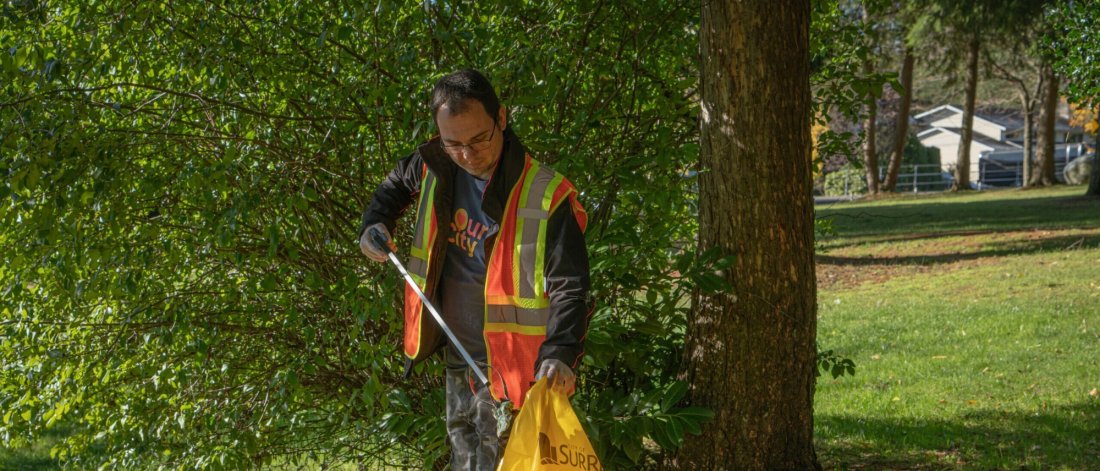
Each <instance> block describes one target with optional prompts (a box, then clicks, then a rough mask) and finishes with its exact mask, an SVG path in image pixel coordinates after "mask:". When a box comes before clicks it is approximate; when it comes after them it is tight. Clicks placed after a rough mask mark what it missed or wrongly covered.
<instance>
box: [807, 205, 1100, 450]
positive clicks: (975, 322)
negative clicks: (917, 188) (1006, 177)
mask: <svg viewBox="0 0 1100 471" xmlns="http://www.w3.org/2000/svg"><path fill="white" fill-rule="evenodd" d="M1070 190H1072V191H1070ZM1079 191H1080V187H1076V188H1072V189H1056V190H1054V191H1033V192H1000V193H997V194H992V195H965V196H955V195H948V196H944V197H942V198H921V199H919V200H916V199H908V200H890V201H881V202H874V203H861V204H858V205H852V206H851V207H848V206H845V207H836V208H834V209H833V210H831V211H830V213H832V214H836V215H838V217H837V218H836V220H837V221H838V222H839V221H843V220H844V219H845V217H844V216H842V215H844V214H856V213H863V214H872V215H875V214H877V215H886V214H890V215H894V216H901V217H902V218H909V217H916V215H918V214H927V215H926V216H922V219H923V221H922V223H921V224H919V225H918V224H915V223H913V224H911V225H910V223H908V222H907V223H899V222H898V221H897V219H891V218H874V217H872V218H871V219H866V220H863V221H861V222H860V223H859V224H843V223H841V224H838V229H839V235H838V237H837V238H835V239H834V240H831V241H829V242H828V243H827V245H829V246H830V247H831V248H830V249H828V251H827V254H828V257H831V258H828V257H827V258H825V261H824V263H822V264H821V265H822V266H820V271H819V273H828V272H830V270H840V269H843V268H844V267H842V266H841V265H846V264H847V265H853V264H854V265H856V268H855V270H856V275H854V276H851V277H847V278H843V280H842V282H838V283H836V284H834V285H833V286H831V287H827V288H822V289H821V291H820V292H819V302H820V309H819V330H818V341H819V343H820V344H821V345H822V346H823V347H825V348H829V349H833V350H835V351H836V352H837V353H839V354H841V355H844V356H847V357H849V358H852V359H853V360H854V361H855V362H856V363H857V365H858V366H857V374H856V376H855V377H842V378H840V379H838V380H832V379H829V378H825V377H823V378H821V380H820V381H819V383H818V390H817V395H816V404H815V416H816V418H815V422H816V434H817V447H818V451H819V453H820V454H821V455H822V458H823V459H824V461H825V463H826V464H827V466H828V467H831V468H839V469H945V468H946V469H1100V397H1097V394H1098V393H1097V392H1096V390H1097V389H1100V367H1098V366H1100V238H1098V237H1097V236H1098V235H1100V231H1097V230H1096V228H1100V201H1095V200H1093V201H1079V200H1078V199H1077V198H1074V197H1073V195H1074V194H1076V193H1078V192H1079ZM962 201H966V202H968V203H967V204H973V206H968V207H966V208H965V210H964V209H963V208H959V207H952V206H951V204H949V203H951V202H955V203H957V202H962ZM1067 204H1069V205H1072V206H1073V207H1074V210H1073V211H1070V212H1068V213H1066V212H1059V211H1056V208H1059V207H1065V206H1066V205H1067ZM924 206H927V208H924ZM1078 206H1079V207H1080V208H1081V209H1080V210H1078V209H1077V207H1078ZM945 208H950V209H945ZM1086 210H1087V211H1086ZM941 211H942V214H941ZM1034 211H1039V214H1040V215H1043V216H1044V217H1046V218H1047V219H1049V220H1047V221H1044V220H1036V219H1033V214H1031V213H1032V212H1034ZM986 213H989V214H997V215H1000V217H1001V219H1002V221H999V222H993V221H992V220H991V219H990V218H987V217H985V216H983V214H986ZM1021 213H1023V214H1021ZM950 218H956V219H955V220H950ZM1064 219H1072V224H1069V223H1067V222H1066V221H1065V220H1064ZM975 221H976V222H975ZM1012 221H1015V222H1012ZM876 222H879V223H881V226H876V224H875V223H876ZM902 226H907V227H911V228H912V229H915V228H917V227H922V228H924V229H923V231H922V232H921V234H925V235H927V237H925V238H922V239H898V238H897V237H896V236H897V235H898V234H903V233H904V231H901V230H899V227H902ZM876 227H881V232H880V233H876V230H877V229H876ZM1071 227H1072V228H1074V229H1068V228H1071ZM937 231H942V232H948V233H951V232H960V233H966V235H964V236H950V237H939V235H941V234H938V233H937ZM1036 231H1038V233H1037V232H1036ZM850 234H855V235H856V236H855V237H850V236H849V235H850ZM857 239H858V240H857ZM868 259H873V260H870V261H868ZM819 263H820V261H819ZM922 264H923V265H922ZM913 265H921V267H922V270H919V271H914V270H912V269H911V268H912V266H913ZM849 268H851V267H849ZM869 268H873V269H874V270H869ZM861 269H867V271H873V273H874V276H870V277H869V278H862V279H861V278H860V276H859V273H858V271H859V270H861ZM892 269H896V270H897V271H898V273H892V272H891V271H892Z"/></svg>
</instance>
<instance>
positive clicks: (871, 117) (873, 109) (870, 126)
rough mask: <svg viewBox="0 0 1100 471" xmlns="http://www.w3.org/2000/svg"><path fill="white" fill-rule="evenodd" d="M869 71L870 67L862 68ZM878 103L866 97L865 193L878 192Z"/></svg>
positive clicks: (864, 123) (872, 96)
mask: <svg viewBox="0 0 1100 471" xmlns="http://www.w3.org/2000/svg"><path fill="white" fill-rule="evenodd" d="M864 70H865V71H867V72H868V73H870V67H867V68H865V69H864ZM877 118H878V103H877V102H876V100H875V96H874V95H871V96H868V97H867V118H866V119H864V120H863V168H864V170H865V171H866V172H867V194H868V195H877V194H878V148H877V147H876V146H875V136H876V135H877V132H876V129H875V120H876V119H877Z"/></svg>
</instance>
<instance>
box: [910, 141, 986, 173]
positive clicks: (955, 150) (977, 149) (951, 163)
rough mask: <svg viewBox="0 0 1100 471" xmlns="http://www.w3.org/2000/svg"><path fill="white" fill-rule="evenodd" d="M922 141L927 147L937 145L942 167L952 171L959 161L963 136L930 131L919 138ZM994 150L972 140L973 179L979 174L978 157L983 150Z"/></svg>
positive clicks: (971, 163) (971, 162) (944, 169)
mask: <svg viewBox="0 0 1100 471" xmlns="http://www.w3.org/2000/svg"><path fill="white" fill-rule="evenodd" d="M919 140H920V143H921V144H923V145H924V146H926V147H935V148H937V149H939V150H940V168H941V169H942V170H943V171H944V172H950V171H952V170H954V168H955V167H956V166H957V165H958V162H959V143H960V141H962V138H961V137H960V136H959V135H958V134H955V133H953V132H937V133H929V134H927V135H925V136H922V137H920V138H919ZM990 150H993V148H992V147H989V146H987V145H985V144H981V143H978V142H974V141H970V177H971V179H970V180H971V181H973V179H974V177H976V176H977V175H978V157H981V155H982V152H985V151H990Z"/></svg>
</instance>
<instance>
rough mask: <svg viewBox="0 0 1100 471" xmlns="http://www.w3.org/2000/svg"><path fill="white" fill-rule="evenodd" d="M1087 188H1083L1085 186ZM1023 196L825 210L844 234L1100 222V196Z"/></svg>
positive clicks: (1007, 228)
mask: <svg viewBox="0 0 1100 471" xmlns="http://www.w3.org/2000/svg"><path fill="white" fill-rule="evenodd" d="M1082 191H1083V190H1082ZM1021 195H1025V196H1021V197H1015V198H1009V199H993V200H988V201H950V200H948V201H943V202H915V203H911V204H909V203H906V204H895V205H882V206H857V207H851V208H847V207H839V208H835V209H825V210H821V211H819V213H818V217H819V218H824V219H831V220H832V221H833V227H834V229H836V231H837V233H838V234H839V235H840V236H842V237H857V236H866V235H884V234H918V233H928V232H963V231H973V230H991V231H1016V230H1029V229H1037V228H1047V229H1049V228H1075V227H1098V226H1100V198H1083V197H1080V196H1071V197H1041V196H1036V197H1027V196H1026V193H1021Z"/></svg>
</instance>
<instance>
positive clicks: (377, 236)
mask: <svg viewBox="0 0 1100 471" xmlns="http://www.w3.org/2000/svg"><path fill="white" fill-rule="evenodd" d="M370 238H371V242H373V243H374V245H375V246H376V247H379V248H381V249H382V250H384V251H385V252H386V255H387V256H388V257H389V258H390V261H391V262H393V264H394V266H396V267H397V270H398V271H400V272H401V275H402V276H404V277H405V282H406V283H408V284H409V286H411V287H412V289H413V291H415V292H416V295H417V296H419V297H420V301H421V302H423V303H424V306H426V307H427V308H428V312H430V313H431V314H432V318H434V319H435V322H436V323H438V324H439V327H441V328H442V329H443V333H444V334H447V338H448V339H451V345H454V347H455V350H458V353H459V354H460V355H462V359H463V360H466V364H467V365H469V366H470V369H472V370H474V373H475V374H477V379H479V380H481V384H482V385H484V386H485V387H486V388H488V387H489V378H488V377H486V376H485V373H483V372H482V371H481V368H478V366H477V364H476V363H474V359H473V358H472V357H470V353H469V352H467V351H466V348H465V347H463V346H462V343H461V342H459V341H458V337H455V334H454V332H451V328H450V327H447V323H446V322H444V321H443V316H441V315H439V311H437V310H436V309H435V306H433V305H432V302H431V301H428V297H427V296H424V292H423V291H421V290H420V287H419V286H417V285H416V282H415V281H413V279H412V276H410V275H409V272H408V271H406V270H405V266H404V265H402V264H401V261H400V260H398V259H397V254H395V253H393V251H392V250H390V244H389V243H388V242H389V241H387V240H386V236H385V234H383V233H382V231H379V230H378V228H377V227H372V228H370Z"/></svg>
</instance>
